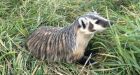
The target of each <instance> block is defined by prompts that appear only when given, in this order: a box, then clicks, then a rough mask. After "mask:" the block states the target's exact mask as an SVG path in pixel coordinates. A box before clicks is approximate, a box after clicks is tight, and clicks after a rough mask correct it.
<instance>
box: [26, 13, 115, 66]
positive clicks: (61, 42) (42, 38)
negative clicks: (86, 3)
mask: <svg viewBox="0 0 140 75" xmlns="http://www.w3.org/2000/svg"><path fill="white" fill-rule="evenodd" d="M110 25H112V22H111V21H110V20H108V19H106V18H104V17H102V16H101V15H99V14H98V13H97V12H88V13H86V14H84V15H82V16H79V17H78V18H76V20H75V21H74V22H73V23H72V24H71V25H69V26H65V27H50V26H46V27H45V26H41V27H39V28H38V29H36V30H35V31H34V32H33V33H32V34H31V35H30V36H29V37H28V38H27V42H26V44H27V48H28V51H29V52H30V53H31V54H32V55H33V56H35V57H36V58H39V59H41V60H47V61H48V62H58V61H60V62H62V61H64V62H67V63H73V62H79V63H81V64H84V63H85V62H86V61H87V57H85V54H86V56H89V55H90V54H91V53H92V50H90V51H86V50H85V49H86V47H87V45H88V43H89V41H90V40H91V39H92V37H93V36H94V34H95V33H96V32H101V31H103V30H105V29H106V28H107V27H109V26H110ZM85 52H88V53H85ZM88 63H94V60H92V59H90V60H89V61H88Z"/></svg>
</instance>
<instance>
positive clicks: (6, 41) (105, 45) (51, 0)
mask: <svg viewBox="0 0 140 75" xmlns="http://www.w3.org/2000/svg"><path fill="white" fill-rule="evenodd" d="M92 10H95V11H97V12H99V13H100V14H101V15H103V16H104V17H107V18H108V19H110V20H112V21H113V22H114V25H113V26H112V27H111V28H108V29H107V30H106V31H105V32H103V33H98V34H96V35H95V37H94V38H93V39H92V40H91V41H90V43H89V45H88V48H87V49H91V50H96V49H99V52H100V53H98V55H97V56H96V57H95V58H93V59H95V60H96V61H98V62H99V63H98V65H89V66H82V65H78V64H68V63H65V62H64V63H62V62H58V63H45V62H43V61H39V60H37V59H36V58H34V57H33V56H31V55H30V54H29V52H28V51H27V50H26V48H25V42H26V38H27V37H28V35H30V33H31V32H32V31H33V30H35V29H36V28H37V27H39V25H40V23H42V22H45V24H44V25H45V26H66V25H69V24H70V23H72V22H73V21H74V20H75V19H76V18H77V17H78V16H79V15H82V14H84V13H85V12H89V11H92ZM139 59H140V1H139V0H1V1H0V75H39V74H40V75H42V74H47V75H114V74H115V75H140V60H139Z"/></svg>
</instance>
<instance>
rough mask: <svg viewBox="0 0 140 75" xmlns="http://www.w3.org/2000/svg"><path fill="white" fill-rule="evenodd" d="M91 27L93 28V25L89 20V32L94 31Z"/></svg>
mask: <svg viewBox="0 0 140 75" xmlns="http://www.w3.org/2000/svg"><path fill="white" fill-rule="evenodd" d="M93 28H94V25H93V24H92V23H91V22H89V27H88V30H89V31H90V32H93V31H95V30H94V29H93Z"/></svg>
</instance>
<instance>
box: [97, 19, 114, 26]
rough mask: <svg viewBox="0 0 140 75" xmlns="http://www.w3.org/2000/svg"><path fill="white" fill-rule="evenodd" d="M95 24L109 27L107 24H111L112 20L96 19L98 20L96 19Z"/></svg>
mask: <svg viewBox="0 0 140 75" xmlns="http://www.w3.org/2000/svg"><path fill="white" fill-rule="evenodd" d="M96 24H99V25H101V26H103V27H109V26H111V25H113V22H112V21H104V20H98V21H96Z"/></svg>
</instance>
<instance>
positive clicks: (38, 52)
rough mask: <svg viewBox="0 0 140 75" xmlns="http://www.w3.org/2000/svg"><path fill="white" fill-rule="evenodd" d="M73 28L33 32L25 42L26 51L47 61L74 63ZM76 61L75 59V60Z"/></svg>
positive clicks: (44, 29)
mask: <svg viewBox="0 0 140 75" xmlns="http://www.w3.org/2000/svg"><path fill="white" fill-rule="evenodd" d="M75 30H76V29H75V27H73V26H68V27H65V28H57V27H52V28H47V27H40V28H38V29H37V30H35V31H34V32H33V33H32V34H31V35H30V36H29V38H28V40H27V47H28V50H29V51H30V52H31V54H32V55H34V56H35V57H37V58H39V59H42V60H44V59H45V60H47V61H50V62H52V61H67V62H72V61H74V59H75V58H74V56H73V51H75V49H76V32H75ZM75 60H76V59H75Z"/></svg>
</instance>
